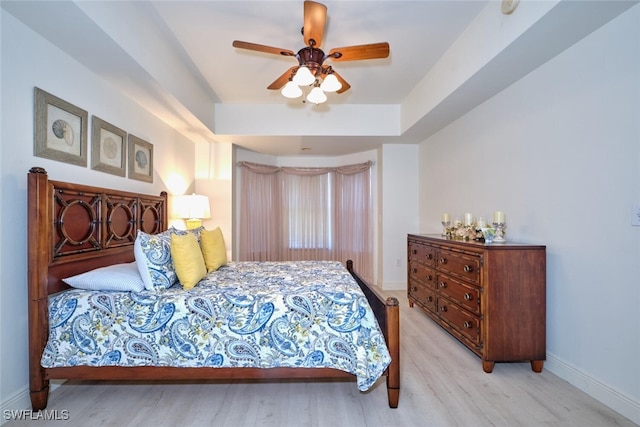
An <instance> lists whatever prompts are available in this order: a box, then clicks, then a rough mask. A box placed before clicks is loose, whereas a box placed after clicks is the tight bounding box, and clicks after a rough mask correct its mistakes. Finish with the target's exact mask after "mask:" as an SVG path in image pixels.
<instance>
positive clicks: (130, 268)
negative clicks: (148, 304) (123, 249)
mask: <svg viewBox="0 0 640 427" xmlns="http://www.w3.org/2000/svg"><path fill="white" fill-rule="evenodd" d="M62 281H63V282H65V283H66V284H67V285H69V286H73V287H74V288H78V289H88V290H92V291H131V292H140V291H142V290H144V283H143V282H142V278H141V277H140V273H139V272H138V267H137V265H136V263H135V262H131V263H127V264H114V265H109V266H107V267H101V268H96V269H95V270H90V271H87V272H86V273H82V274H78V275H76V276H72V277H67V278H66V279H62Z"/></svg>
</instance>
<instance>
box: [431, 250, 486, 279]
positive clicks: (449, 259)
mask: <svg viewBox="0 0 640 427" xmlns="http://www.w3.org/2000/svg"><path fill="white" fill-rule="evenodd" d="M436 260H437V267H438V269H439V270H442V271H446V272H449V273H452V274H455V275H457V276H460V277H464V278H465V279H467V280H470V281H472V282H474V283H480V257H479V256H475V255H467V254H461V253H458V252H452V251H447V250H443V249H440V250H439V251H438V252H437V254H436Z"/></svg>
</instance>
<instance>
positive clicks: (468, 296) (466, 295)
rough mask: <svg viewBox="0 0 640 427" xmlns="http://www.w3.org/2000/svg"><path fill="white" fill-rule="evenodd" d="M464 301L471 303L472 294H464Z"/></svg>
mask: <svg viewBox="0 0 640 427" xmlns="http://www.w3.org/2000/svg"><path fill="white" fill-rule="evenodd" d="M464 300H465V301H471V294H470V293H469V292H466V293H465V294H464Z"/></svg>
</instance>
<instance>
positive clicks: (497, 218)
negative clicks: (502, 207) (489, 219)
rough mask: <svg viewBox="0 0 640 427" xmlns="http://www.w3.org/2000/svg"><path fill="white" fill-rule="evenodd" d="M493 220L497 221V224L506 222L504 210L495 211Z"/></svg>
mask: <svg viewBox="0 0 640 427" xmlns="http://www.w3.org/2000/svg"><path fill="white" fill-rule="evenodd" d="M493 222H495V223H496V224H504V212H502V211H495V212H494V213H493Z"/></svg>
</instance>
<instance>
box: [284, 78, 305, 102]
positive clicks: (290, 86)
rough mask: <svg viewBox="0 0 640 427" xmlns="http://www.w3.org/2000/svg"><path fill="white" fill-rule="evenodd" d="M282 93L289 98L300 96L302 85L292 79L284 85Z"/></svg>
mask: <svg viewBox="0 0 640 427" xmlns="http://www.w3.org/2000/svg"><path fill="white" fill-rule="evenodd" d="M280 93H281V94H282V96H285V97H287V98H298V97H300V96H301V95H302V89H300V86H298V85H297V84H295V83H294V82H292V81H291V80H290V81H288V82H287V84H286V85H284V87H283V88H282V91H281V92H280Z"/></svg>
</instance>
